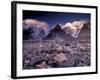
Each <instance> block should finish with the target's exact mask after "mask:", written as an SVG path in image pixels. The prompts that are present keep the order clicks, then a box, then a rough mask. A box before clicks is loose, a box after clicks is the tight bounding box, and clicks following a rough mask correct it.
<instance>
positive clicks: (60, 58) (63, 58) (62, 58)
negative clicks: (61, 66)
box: [54, 52, 67, 62]
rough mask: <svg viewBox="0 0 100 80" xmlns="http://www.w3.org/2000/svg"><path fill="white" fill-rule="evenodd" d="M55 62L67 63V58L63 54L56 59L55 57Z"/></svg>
mask: <svg viewBox="0 0 100 80" xmlns="http://www.w3.org/2000/svg"><path fill="white" fill-rule="evenodd" d="M54 60H55V61H57V62H63V61H66V60H67V57H66V56H65V55H64V53H63V52H61V53H59V54H57V55H56V56H55V57H54Z"/></svg>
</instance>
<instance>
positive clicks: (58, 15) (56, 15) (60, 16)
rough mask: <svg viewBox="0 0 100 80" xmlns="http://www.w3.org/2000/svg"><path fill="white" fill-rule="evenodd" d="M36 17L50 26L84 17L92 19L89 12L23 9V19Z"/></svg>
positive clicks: (88, 19)
mask: <svg viewBox="0 0 100 80" xmlns="http://www.w3.org/2000/svg"><path fill="white" fill-rule="evenodd" d="M25 19H36V20H39V21H43V22H46V23H48V25H49V27H52V26H54V25H56V24H65V23H66V22H72V21H75V20H80V19H82V20H83V19H84V20H87V21H90V19H91V15H90V14H87V13H67V12H66V13H64V12H47V11H28V10H27V11H26V10H23V20H25Z"/></svg>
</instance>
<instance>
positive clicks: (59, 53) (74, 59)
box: [23, 36, 91, 69]
mask: <svg viewBox="0 0 100 80" xmlns="http://www.w3.org/2000/svg"><path fill="white" fill-rule="evenodd" d="M90 65H91V44H90V37H88V36H87V37H85V38H80V39H74V40H67V41H63V40H57V41H56V40H41V41H34V40H24V41H23V69H43V68H61V67H81V66H90Z"/></svg>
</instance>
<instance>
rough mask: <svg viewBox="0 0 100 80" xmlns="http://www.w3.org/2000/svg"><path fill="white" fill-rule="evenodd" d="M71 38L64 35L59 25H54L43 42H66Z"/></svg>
mask: <svg viewBox="0 0 100 80" xmlns="http://www.w3.org/2000/svg"><path fill="white" fill-rule="evenodd" d="M69 38H72V37H71V36H70V35H69V34H66V33H65V31H64V30H62V28H61V26H60V25H58V24H57V25H56V26H55V27H54V28H53V29H52V30H51V31H50V32H49V34H48V35H47V36H46V37H44V38H43V39H44V40H66V39H69Z"/></svg>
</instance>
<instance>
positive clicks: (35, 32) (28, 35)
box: [23, 24, 47, 40]
mask: <svg viewBox="0 0 100 80" xmlns="http://www.w3.org/2000/svg"><path fill="white" fill-rule="evenodd" d="M36 26H38V25H36ZM36 26H33V25H25V24H23V39H24V40H27V39H33V40H41V39H42V38H44V37H45V36H46V34H47V31H46V30H45V29H43V28H41V27H36Z"/></svg>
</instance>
